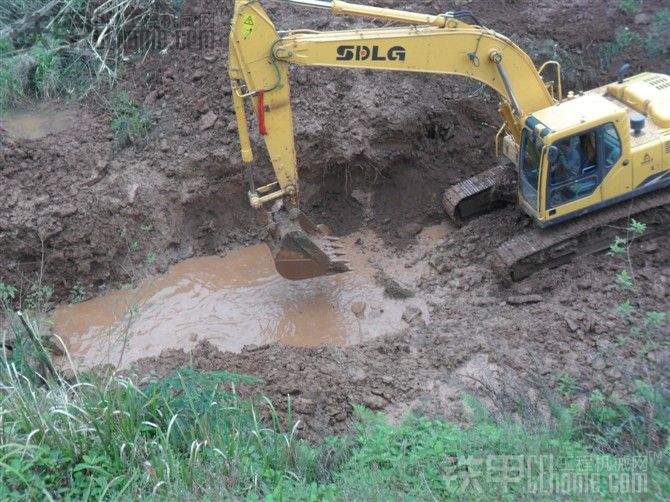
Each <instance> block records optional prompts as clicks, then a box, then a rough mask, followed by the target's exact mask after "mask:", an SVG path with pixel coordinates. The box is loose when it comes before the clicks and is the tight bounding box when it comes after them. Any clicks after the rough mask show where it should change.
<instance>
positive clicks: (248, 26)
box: [242, 14, 256, 39]
mask: <svg viewBox="0 0 670 502" xmlns="http://www.w3.org/2000/svg"><path fill="white" fill-rule="evenodd" d="M255 24H256V18H255V16H253V15H251V14H249V15H248V16H247V17H245V18H244V21H243V22H242V37H243V38H244V39H247V38H249V37H250V36H251V35H252V33H253V32H254V26H255Z"/></svg>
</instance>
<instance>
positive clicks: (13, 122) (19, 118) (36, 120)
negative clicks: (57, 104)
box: [0, 108, 77, 139]
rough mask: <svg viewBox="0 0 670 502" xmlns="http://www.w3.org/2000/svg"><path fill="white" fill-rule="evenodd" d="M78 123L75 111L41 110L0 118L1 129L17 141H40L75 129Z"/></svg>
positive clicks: (8, 114)
mask: <svg viewBox="0 0 670 502" xmlns="http://www.w3.org/2000/svg"><path fill="white" fill-rule="evenodd" d="M76 123H77V111H76V110H74V109H65V110H53V109H49V108H41V109H38V110H33V111H20V112H18V111H17V112H11V113H6V114H4V115H3V116H2V117H0V128H2V129H4V130H5V131H7V134H9V136H10V137H12V138H15V139H39V138H44V137H45V136H48V135H49V134H56V133H59V132H61V131H65V130H66V129H69V128H70V127H73V126H74V125H75V124H76Z"/></svg>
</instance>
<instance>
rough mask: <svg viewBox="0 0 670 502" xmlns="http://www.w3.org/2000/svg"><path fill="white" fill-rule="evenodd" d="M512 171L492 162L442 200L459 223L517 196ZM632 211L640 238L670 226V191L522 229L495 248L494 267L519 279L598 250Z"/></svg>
mask: <svg viewBox="0 0 670 502" xmlns="http://www.w3.org/2000/svg"><path fill="white" fill-rule="evenodd" d="M513 176H514V168H513V166H511V165H503V164H499V165H496V166H495V167H492V168H491V169H488V170H486V171H484V172H483V173H481V174H479V175H477V176H473V177H472V178H468V179H467V180H465V181H462V182H460V183H457V184H455V185H453V186H451V187H450V188H448V189H447V190H446V191H445V192H444V195H443V197H442V205H443V206H444V208H445V210H446V211H447V214H449V216H450V217H451V218H452V219H453V220H454V221H455V222H456V223H458V224H459V225H462V224H463V223H464V222H465V220H467V219H468V218H471V217H473V216H476V215H478V214H482V213H486V212H489V211H492V210H494V209H496V208H499V207H501V206H504V205H506V204H508V203H510V202H513V201H514V200H515V197H516V193H515V190H514V183H513V182H511V181H510V179H511V178H512V177H513ZM659 209H661V210H659ZM631 216H636V217H637V218H638V219H641V220H642V221H643V222H644V223H646V224H647V227H648V229H647V231H646V232H645V233H644V235H643V236H642V237H644V238H649V237H653V236H654V235H658V234H659V233H661V232H667V231H669V230H670V190H669V189H663V190H660V191H657V192H652V193H650V194H647V195H644V196H642V197H637V198H635V199H633V200H632V201H629V202H624V203H621V204H618V205H616V206H613V207H610V208H607V209H603V210H601V211H597V212H595V213H592V214H588V215H586V216H582V217H580V218H578V219H576V220H573V221H570V222H567V223H562V224H559V225H557V226H556V227H551V228H548V229H541V228H537V227H533V228H530V229H528V230H524V231H523V232H522V233H521V234H519V235H517V236H515V237H513V238H511V239H510V240H508V241H507V242H505V243H504V244H502V245H501V246H499V247H498V248H497V249H496V251H495V255H496V259H495V262H496V263H495V264H496V268H497V269H498V271H499V272H500V273H501V274H502V275H503V276H506V277H509V278H511V279H512V280H514V281H518V280H521V279H523V278H525V277H528V276H530V275H532V274H534V273H535V272H537V271H539V270H541V269H543V268H553V267H557V266H559V265H562V264H564V263H567V262H569V261H571V260H573V259H574V258H576V257H578V256H582V255H587V254H593V253H597V252H598V251H602V250H604V249H607V248H608V247H609V245H610V244H611V243H612V242H613V240H614V238H615V237H616V236H617V235H622V234H623V233H625V230H623V229H625V228H626V227H627V226H628V222H627V220H628V218H630V217H631Z"/></svg>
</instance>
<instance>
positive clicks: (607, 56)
mask: <svg viewBox="0 0 670 502" xmlns="http://www.w3.org/2000/svg"><path fill="white" fill-rule="evenodd" d="M640 42H642V37H641V35H640V34H639V33H637V32H635V31H631V30H630V29H628V27H627V26H623V27H620V28H618V29H617V31H616V33H615V35H614V40H612V41H611V42H608V43H606V44H604V45H603V46H602V48H601V50H600V61H601V64H602V67H603V68H609V67H610V65H611V64H612V62H613V61H614V59H615V58H616V57H617V56H618V55H619V54H621V53H622V52H623V51H624V50H626V49H627V48H628V47H629V46H630V45H631V44H633V43H640Z"/></svg>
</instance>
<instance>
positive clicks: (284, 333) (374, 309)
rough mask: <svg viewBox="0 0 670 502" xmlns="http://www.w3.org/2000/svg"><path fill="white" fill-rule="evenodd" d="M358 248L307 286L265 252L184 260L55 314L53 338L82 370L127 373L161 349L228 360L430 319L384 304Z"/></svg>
mask: <svg viewBox="0 0 670 502" xmlns="http://www.w3.org/2000/svg"><path fill="white" fill-rule="evenodd" d="M440 233H441V231H440V230H439V229H438V230H435V229H432V228H431V229H426V231H425V236H426V239H428V240H430V241H432V240H434V239H435V238H436V237H437V236H438V234H440ZM370 239H372V237H370ZM355 240H358V242H360V237H358V236H350V237H348V238H346V239H345V240H344V243H345V246H346V247H347V248H349V249H348V258H349V259H350V261H351V262H352V265H353V267H354V271H353V272H349V273H345V274H339V275H337V276H330V277H319V278H316V279H310V280H306V281H288V280H286V279H284V278H282V277H280V276H279V275H277V273H276V272H275V270H274V265H273V262H272V257H271V255H270V251H269V249H268V248H267V246H265V245H257V246H251V247H247V248H243V249H239V250H236V251H233V252H230V253H229V254H227V255H226V256H224V257H218V256H208V257H203V258H193V259H189V260H186V261H184V262H181V263H179V264H177V265H174V266H172V267H170V269H169V270H168V272H167V273H166V274H164V275H162V276H157V277H150V278H147V279H145V280H143V281H142V282H141V283H140V284H139V285H138V287H137V288H136V289H132V290H124V289H121V290H115V291H110V292H108V293H106V294H104V295H103V296H100V297H97V298H94V299H92V300H89V301H86V302H82V303H79V304H75V305H64V306H61V307H59V308H58V309H56V311H55V312H54V314H53V317H52V320H53V332H54V333H55V334H57V335H58V336H60V337H61V338H62V339H63V340H64V341H65V344H66V347H67V349H68V351H69V352H70V355H71V356H72V358H73V359H74V361H75V363H76V364H77V365H79V366H92V365H97V364H106V363H111V364H114V365H118V366H126V365H127V364H129V363H131V362H133V361H136V360H138V359H140V358H143V357H149V356H156V355H159V354H160V352H161V351H162V350H164V349H166V348H178V349H184V350H187V351H188V350H189V349H190V348H192V347H193V346H195V344H196V343H197V342H199V341H200V340H204V339H207V340H209V341H210V342H211V343H212V344H214V345H215V346H217V347H218V348H220V349H222V350H229V351H240V350H241V349H242V347H244V346H245V345H250V344H264V343H271V342H279V343H283V344H287V345H294V346H315V345H324V344H330V345H348V344H354V343H358V342H360V341H362V340H366V339H370V338H372V337H375V336H379V335H382V334H385V333H390V332H393V331H396V330H398V329H401V328H402V326H403V325H404V322H403V321H402V320H401V318H402V314H403V312H404V310H405V308H407V306H410V305H413V306H417V307H419V308H420V309H421V310H422V312H423V314H424V316H425V318H427V317H428V309H427V306H426V304H425V301H424V300H422V299H420V298H410V299H406V300H397V299H391V298H388V297H386V296H385V295H384V291H383V288H382V286H380V285H379V284H377V283H376V282H375V280H374V278H373V273H374V270H373V269H372V267H371V266H370V263H369V262H370V261H371V256H373V257H374V258H372V260H375V259H376V258H378V253H374V252H373V250H374V248H373V249H372V250H370V249H368V250H367V251H366V250H361V249H360V246H356V245H355V244H354V241H355ZM388 265H389V269H391V268H392V267H393V263H392V262H391V261H389V262H388ZM363 307H364V308H363ZM361 310H362V312H361Z"/></svg>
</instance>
